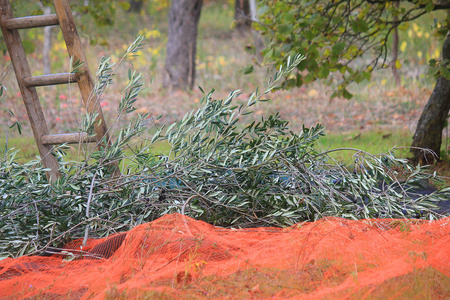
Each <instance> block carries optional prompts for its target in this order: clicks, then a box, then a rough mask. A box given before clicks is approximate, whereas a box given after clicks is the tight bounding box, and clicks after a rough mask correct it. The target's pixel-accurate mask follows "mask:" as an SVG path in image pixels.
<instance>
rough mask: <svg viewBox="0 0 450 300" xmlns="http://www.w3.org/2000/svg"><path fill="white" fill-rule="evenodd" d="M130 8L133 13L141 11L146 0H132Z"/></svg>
mask: <svg viewBox="0 0 450 300" xmlns="http://www.w3.org/2000/svg"><path fill="white" fill-rule="evenodd" d="M129 3H130V8H129V9H128V12H132V13H140V12H141V10H142V4H143V3H144V0H130V2H129Z"/></svg>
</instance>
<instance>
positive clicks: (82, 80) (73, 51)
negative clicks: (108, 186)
mask: <svg viewBox="0 0 450 300" xmlns="http://www.w3.org/2000/svg"><path fill="white" fill-rule="evenodd" d="M53 4H54V6H55V11H56V14H57V16H58V20H59V25H60V26H61V32H62V34H63V37H64V41H65V42H66V47H67V51H68V52H69V55H70V56H71V57H73V61H77V60H79V61H80V62H82V63H83V64H82V65H81V67H80V68H79V69H78V72H76V73H75V74H76V79H77V83H78V88H79V90H80V93H81V97H82V99H83V103H84V105H85V107H86V110H87V112H88V113H97V114H98V115H97V118H96V125H95V126H94V131H95V133H96V139H97V146H98V148H99V149H101V148H108V147H110V146H111V139H110V135H109V133H108V126H107V125H106V122H105V118H104V117H103V112H102V108H101V106H100V101H99V97H98V95H96V94H95V93H94V80H93V77H92V74H91V71H90V70H89V66H88V63H87V59H86V56H85V55H84V51H83V47H82V45H81V41H80V37H79V35H78V32H77V27H76V24H75V20H74V18H73V15H72V11H71V9H70V5H69V2H68V1H67V0H53ZM103 138H105V141H106V143H103V142H102V139H103ZM111 171H112V172H111V173H112V176H113V177H119V176H120V175H121V172H120V168H119V162H118V161H114V162H112V163H111Z"/></svg>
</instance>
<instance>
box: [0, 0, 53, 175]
mask: <svg viewBox="0 0 450 300" xmlns="http://www.w3.org/2000/svg"><path fill="white" fill-rule="evenodd" d="M0 14H1V18H0V22H2V24H1V25H2V26H1V27H2V32H3V37H4V39H5V42H6V46H7V48H8V52H9V55H10V56H11V62H12V65H13V67H14V71H15V73H16V77H17V82H18V84H19V89H20V92H21V93H22V98H23V102H24V104H25V108H26V110H27V114H28V118H29V119H30V125H31V129H32V130H33V135H34V138H35V140H36V144H37V147H38V150H39V154H40V156H41V159H42V163H43V164H44V166H45V167H46V168H48V169H50V171H47V172H46V175H47V178H48V179H49V181H52V182H54V181H55V180H56V179H57V178H58V177H59V176H60V175H61V174H60V173H59V164H58V160H57V159H56V157H55V156H53V155H52V154H51V150H52V146H51V145H44V144H43V143H42V140H41V138H42V136H44V135H48V128H47V124H46V122H45V117H44V113H43V112H42V107H41V104H40V103H39V96H38V94H37V91H36V88H35V87H29V86H26V85H25V84H24V78H30V77H31V76H32V75H31V71H30V66H29V65H28V61H27V59H26V56H25V51H24V49H23V45H22V40H21V39H20V35H19V32H18V30H8V29H6V26H5V22H6V20H8V19H12V18H14V16H13V13H12V10H11V6H10V4H9V1H8V0H0Z"/></svg>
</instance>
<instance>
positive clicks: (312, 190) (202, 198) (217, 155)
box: [0, 38, 448, 256]
mask: <svg viewBox="0 0 450 300" xmlns="http://www.w3.org/2000/svg"><path fill="white" fill-rule="evenodd" d="M141 44H142V39H140V38H139V39H138V40H137V41H136V42H135V43H134V46H133V47H129V48H128V50H127V53H126V55H125V57H126V56H129V55H131V54H132V53H133V51H134V50H135V49H138V48H139V46H140V45H141ZM303 61H304V57H303V56H301V55H296V56H295V57H294V58H293V59H290V58H288V59H287V63H286V66H285V67H280V69H279V70H278V72H277V73H276V74H275V76H274V77H273V78H271V79H270V80H269V82H268V85H267V88H266V89H264V90H263V91H262V92H260V91H259V90H256V91H255V92H254V93H253V94H252V95H251V96H250V97H249V99H248V101H247V102H246V103H245V104H241V105H236V104H235V99H236V98H237V97H238V96H239V95H240V92H239V91H234V92H231V93H230V94H229V96H228V97H227V98H225V99H221V100H214V99H213V97H212V96H213V92H214V91H211V92H210V93H207V94H205V96H204V97H203V99H202V102H203V103H204V104H203V107H201V108H199V109H197V110H195V111H193V112H191V113H188V114H186V115H185V117H184V118H183V119H182V120H181V121H179V122H175V123H173V124H172V125H171V126H169V127H168V128H167V129H165V128H164V127H160V128H157V127H156V125H155V122H154V119H152V118H150V116H149V115H147V114H144V115H138V117H137V118H136V120H134V121H133V122H131V123H130V124H128V125H127V126H125V127H124V128H121V129H120V130H119V132H118V133H117V134H116V136H117V138H116V139H115V141H114V142H113V143H112V145H111V147H110V148H108V149H100V150H99V149H97V148H93V149H90V148H85V154H86V155H85V159H84V160H82V161H80V162H65V161H64V153H63V148H64V145H63V146H61V147H60V148H57V149H55V155H57V156H58V158H59V159H60V163H61V166H60V172H61V174H62V176H61V177H60V178H58V180H57V181H56V182H55V183H54V184H50V183H48V182H47V179H46V176H45V169H44V168H43V166H42V164H41V162H40V160H34V161H30V162H28V163H26V164H23V165H20V164H18V163H17V162H16V158H15V156H16V155H17V150H14V149H8V148H2V153H0V154H1V160H0V195H1V197H2V198H1V202H0V235H1V236H2V239H1V241H0V256H18V255H22V254H26V253H33V252H36V251H39V250H41V249H43V248H44V247H46V246H48V245H52V246H60V245H61V244H63V243H64V242H66V241H68V240H69V239H73V238H78V237H82V236H83V235H84V232H88V233H89V234H90V235H91V236H104V235H106V234H110V233H113V232H117V231H124V230H129V229H130V228H132V227H133V226H135V225H138V224H140V223H143V222H148V221H151V220H154V219H156V218H158V217H160V216H162V215H164V214H166V213H172V212H181V213H183V214H186V215H189V216H191V217H194V218H198V219H202V220H205V221H207V222H210V223H212V224H216V225H219V226H235V227H253V226H261V225H266V226H267V225H269V226H286V225H291V224H294V223H296V222H299V221H307V220H316V219H319V218H321V217H324V216H339V217H345V218H353V219H357V218H374V217H421V218H434V217H436V216H435V214H434V213H433V212H432V211H431V209H433V208H435V207H436V206H435V205H434V203H435V202H436V201H439V200H442V199H444V198H448V193H447V194H446V191H441V192H440V193H435V194H432V195H430V196H424V197H420V198H419V199H416V200H413V199H411V198H410V197H409V196H408V194H407V193H406V191H408V189H410V188H411V187H414V186H417V185H419V184H420V182H421V180H423V179H424V178H428V177H430V175H422V174H421V173H420V169H412V168H410V167H409V166H408V165H406V163H405V162H404V161H403V160H399V159H396V158H395V157H394V156H392V155H391V154H390V153H388V154H387V155H384V156H381V157H376V156H373V155H370V154H366V153H364V152H362V151H358V152H357V154H356V155H355V164H356V166H357V167H356V168H355V169H356V170H357V172H356V173H353V172H350V171H348V170H347V169H346V168H345V167H344V166H341V165H337V164H330V163H329V160H330V158H329V156H328V153H329V152H330V151H328V152H322V153H319V152H318V151H317V150H316V149H315V147H314V143H315V142H316V141H317V140H318V139H319V138H320V137H321V136H322V135H323V127H322V126H321V125H320V124H318V125H317V126H314V127H311V128H305V127H303V129H302V130H301V131H300V132H299V133H294V132H292V131H290V130H289V127H288V125H289V124H288V122H287V121H284V120H282V119H281V118H280V116H279V115H278V114H275V115H272V116H269V117H267V118H262V119H261V121H258V122H256V121H255V122H252V123H251V124H242V122H240V118H241V116H243V115H246V114H249V113H251V111H250V109H252V107H254V106H255V105H257V104H258V103H259V102H263V101H265V99H264V96H265V95H267V93H269V92H270V91H271V90H273V89H274V88H277V86H278V84H279V83H280V81H281V80H282V79H283V78H284V77H286V76H288V74H289V73H290V72H292V71H293V70H294V69H295V68H296V67H297V66H298V65H299V64H300V63H302V62H303ZM112 66H115V64H114V63H112V62H110V60H109V59H103V60H102V62H101V64H100V67H99V71H98V72H97V74H98V83H97V85H96V88H95V89H96V93H93V94H97V93H101V92H102V91H104V90H105V89H106V88H107V85H109V84H111V83H112V76H113V74H114V70H113V69H112ZM106 74H108V75H106ZM140 78H141V75H140V74H139V73H137V72H134V71H130V72H129V83H128V84H127V85H126V86H125V88H124V89H123V91H124V92H123V97H122V100H121V103H122V104H121V106H120V107H121V109H119V112H118V113H119V114H118V118H120V117H121V116H122V115H123V114H125V113H128V112H130V111H133V105H132V104H133V102H134V101H135V99H136V98H137V95H138V93H139V91H140V90H141V87H142V82H141V80H140ZM94 122H95V115H88V116H87V117H86V118H85V119H84V121H83V122H82V124H81V128H82V131H87V132H89V131H90V130H92V127H93V126H92V125H93V123H94ZM113 126H114V125H113ZM113 128H114V127H113ZM147 130H153V132H154V134H153V137H152V138H151V139H149V140H147V139H143V138H142V134H143V133H144V132H146V131H147ZM161 141H167V142H168V143H169V144H170V146H171V153H169V154H168V155H163V154H161V155H155V154H154V153H153V152H151V151H150V149H151V147H152V146H153V145H155V144H156V143H160V142H161ZM126 150H131V152H132V155H130V156H126V154H125V153H126ZM114 161H121V164H122V166H121V168H122V173H123V175H122V176H120V177H112V174H111V168H109V167H108V166H109V165H110V164H111V163H112V162H114ZM126 164H127V165H126ZM393 167H403V168H406V169H408V170H409V171H410V175H409V177H408V178H407V179H406V180H405V183H403V184H400V183H399V182H398V179H397V177H396V173H395V172H394V171H392V168H393ZM427 176H428V177H427ZM380 182H383V183H384V185H383V187H386V189H383V188H381V187H380V186H379V183H380ZM395 186H398V187H399V188H394V187H395Z"/></svg>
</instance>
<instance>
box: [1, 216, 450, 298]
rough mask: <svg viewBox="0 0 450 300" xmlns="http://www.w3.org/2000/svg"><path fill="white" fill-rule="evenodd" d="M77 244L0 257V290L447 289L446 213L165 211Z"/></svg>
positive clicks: (368, 292) (438, 292)
mask: <svg viewBox="0 0 450 300" xmlns="http://www.w3.org/2000/svg"><path fill="white" fill-rule="evenodd" d="M77 242H78V245H79V243H80V241H75V242H74V243H72V246H70V247H67V248H72V249H74V248H77V247H78V245H77V244H76V243H77ZM78 248H79V247H78ZM83 250H85V251H88V253H87V254H85V255H84V256H83V258H82V259H77V260H72V261H69V260H67V259H63V258H62V257H61V256H59V257H58V256H52V257H38V256H34V257H20V258H16V259H9V258H7V259H4V260H2V261H0V298H2V299H18V298H31V299H80V298H81V299H105V298H106V299H143V298H145V299H154V298H158V299H160V298H163V299H180V298H181V299H184V298H189V299H192V298H194V299H211V298H232V299H243V298H269V297H270V298H275V299H285V298H295V299H303V298H304V299H318V298H327V299H328V298H355V299H361V298H367V297H369V298H383V299H388V298H390V299H396V298H403V299H424V298H427V299H445V298H447V299H449V298H450V218H449V217H447V218H444V219H441V220H439V221H432V222H430V221H418V220H382V219H378V220H359V221H351V220H345V219H339V218H325V219H322V220H320V221H316V222H310V223H302V224H297V225H294V226H291V227H289V228H284V229H280V228H252V229H239V230H234V229H224V228H219V227H214V226H212V225H209V224H206V223H204V222H201V221H195V220H193V219H190V218H188V217H184V216H182V215H180V214H171V215H166V216H164V217H162V218H160V219H158V220H155V221H153V222H151V223H147V224H143V225H140V226H137V227H135V228H134V229H133V230H131V231H129V232H128V233H126V234H118V235H115V236H113V237H110V238H109V239H101V240H91V241H90V243H89V244H88V245H87V247H85V248H84V249H83ZM67 251H71V250H70V249H69V250H67ZM74 253H76V251H74ZM105 257H109V258H108V259H106V258H105ZM92 258H95V259H92Z"/></svg>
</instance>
